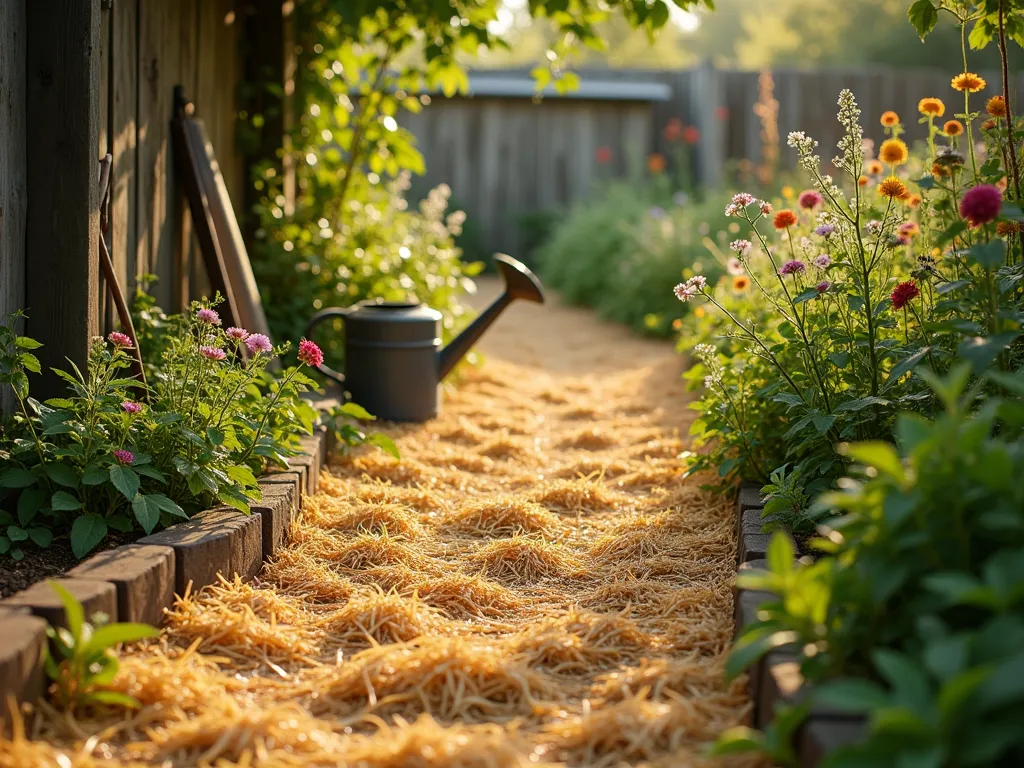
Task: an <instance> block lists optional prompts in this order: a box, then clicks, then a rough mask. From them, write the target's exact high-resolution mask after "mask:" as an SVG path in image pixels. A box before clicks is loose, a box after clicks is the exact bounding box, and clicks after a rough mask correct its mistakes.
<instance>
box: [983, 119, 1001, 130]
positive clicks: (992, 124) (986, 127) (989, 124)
mask: <svg viewBox="0 0 1024 768" xmlns="http://www.w3.org/2000/svg"><path fill="white" fill-rule="evenodd" d="M997 125H999V123H997V122H996V121H995V120H993V119H992V118H989V119H988V120H986V121H985V122H984V123H982V124H981V130H983V131H991V130H992V129H993V128H995V127H996V126H997Z"/></svg>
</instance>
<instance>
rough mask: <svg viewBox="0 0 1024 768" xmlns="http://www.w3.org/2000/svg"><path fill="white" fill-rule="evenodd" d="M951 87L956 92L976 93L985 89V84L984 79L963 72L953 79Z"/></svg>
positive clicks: (971, 73)
mask: <svg viewBox="0 0 1024 768" xmlns="http://www.w3.org/2000/svg"><path fill="white" fill-rule="evenodd" d="M951 85H952V86H953V88H955V89H956V90H958V91H968V92H970V93H977V92H978V91H981V90H983V89H984V88H985V85H986V83H985V78H983V77H981V76H979V75H976V74H974V73H973V72H964V73H963V74H960V75H957V76H956V77H954V78H953V82H952V83H951Z"/></svg>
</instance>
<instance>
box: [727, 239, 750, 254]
mask: <svg viewBox="0 0 1024 768" xmlns="http://www.w3.org/2000/svg"><path fill="white" fill-rule="evenodd" d="M752 247H753V243H751V242H750V241H749V240H733V241H732V242H731V243H729V250H731V251H734V252H736V253H738V254H739V255H740V256H746V255H747V254H748V253H750V249H751V248H752Z"/></svg>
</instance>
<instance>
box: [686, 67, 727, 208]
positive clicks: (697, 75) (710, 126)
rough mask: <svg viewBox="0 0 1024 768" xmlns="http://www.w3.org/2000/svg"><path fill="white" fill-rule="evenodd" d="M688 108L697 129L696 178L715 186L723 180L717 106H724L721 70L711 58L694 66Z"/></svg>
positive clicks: (722, 160) (708, 185) (719, 122)
mask: <svg viewBox="0 0 1024 768" xmlns="http://www.w3.org/2000/svg"><path fill="white" fill-rule="evenodd" d="M690 94H691V95H690V98H691V103H690V109H689V113H690V114H691V115H693V119H694V124H695V125H696V127H697V129H698V130H699V131H700V143H699V144H698V145H697V158H696V160H697V163H696V165H697V182H698V183H699V184H701V185H702V186H704V187H707V188H710V189H715V188H717V187H718V186H720V185H721V184H722V180H723V176H724V174H723V170H724V168H725V135H724V132H723V129H722V120H721V119H719V114H720V110H722V109H723V108H724V107H725V89H724V87H723V83H722V73H721V72H719V71H718V70H717V69H715V67H714V65H713V64H712V63H711V62H710V61H705V62H703V63H701V65H700V66H699V67H697V68H696V69H695V70H693V87H692V88H691V90H690Z"/></svg>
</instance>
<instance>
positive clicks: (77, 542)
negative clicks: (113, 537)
mask: <svg viewBox="0 0 1024 768" xmlns="http://www.w3.org/2000/svg"><path fill="white" fill-rule="evenodd" d="M106 535H107V524H106V522H105V521H104V520H103V518H102V517H100V516H99V515H96V514H92V513H89V514H85V515H82V516H81V517H79V518H77V519H76V520H75V522H74V523H73V524H72V526H71V551H72V552H74V553H75V557H77V558H78V559H79V560H81V559H82V558H83V557H85V556H86V555H87V554H88V553H89V551H90V550H91V549H92V548H93V547H95V546H96V545H97V544H99V543H100V542H101V541H102V540H103V537H104V536H106Z"/></svg>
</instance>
